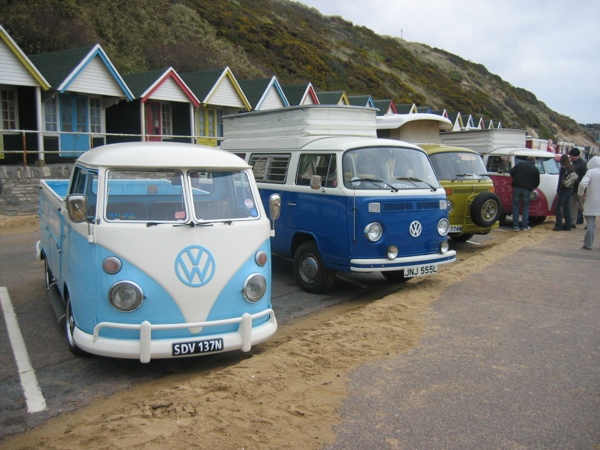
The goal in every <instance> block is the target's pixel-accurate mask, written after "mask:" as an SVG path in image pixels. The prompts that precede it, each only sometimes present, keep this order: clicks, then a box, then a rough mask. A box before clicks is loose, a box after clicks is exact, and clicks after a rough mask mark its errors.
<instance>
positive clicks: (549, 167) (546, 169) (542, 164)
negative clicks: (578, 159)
mask: <svg viewBox="0 0 600 450" xmlns="http://www.w3.org/2000/svg"><path fill="white" fill-rule="evenodd" d="M523 161H527V156H515V165H517V164H518V163H520V162H523ZM535 167H537V170H538V171H539V172H540V173H548V174H551V175H557V174H558V173H559V168H558V167H557V166H556V161H554V157H553V156H550V157H548V158H535Z"/></svg>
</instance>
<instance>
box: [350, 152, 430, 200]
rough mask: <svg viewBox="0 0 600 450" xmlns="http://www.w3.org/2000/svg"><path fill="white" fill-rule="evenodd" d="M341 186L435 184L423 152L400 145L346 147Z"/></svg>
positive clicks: (403, 186)
mask: <svg viewBox="0 0 600 450" xmlns="http://www.w3.org/2000/svg"><path fill="white" fill-rule="evenodd" d="M342 164H343V170H344V186H346V187H347V188H349V189H385V190H389V189H391V190H399V189H425V188H429V189H431V188H438V187H439V183H438V181H437V179H436V177H435V173H434V171H433V168H432V167H431V163H430V162H429V159H428V158H427V155H426V154H425V153H424V152H422V151H420V150H416V149H412V148H403V147H365V148H359V149H355V150H349V151H347V152H346V153H345V154H344V158H343V160H342Z"/></svg>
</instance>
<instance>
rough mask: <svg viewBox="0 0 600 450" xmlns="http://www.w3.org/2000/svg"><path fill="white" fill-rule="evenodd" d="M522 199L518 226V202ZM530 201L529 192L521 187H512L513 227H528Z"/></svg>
mask: <svg viewBox="0 0 600 450" xmlns="http://www.w3.org/2000/svg"><path fill="white" fill-rule="evenodd" d="M520 199H523V217H522V218H521V223H520V224H519V200H520ZM530 200H531V191H530V190H529V189H525V188H522V187H517V186H513V198H512V204H513V227H519V226H520V227H528V226H529V201H530Z"/></svg>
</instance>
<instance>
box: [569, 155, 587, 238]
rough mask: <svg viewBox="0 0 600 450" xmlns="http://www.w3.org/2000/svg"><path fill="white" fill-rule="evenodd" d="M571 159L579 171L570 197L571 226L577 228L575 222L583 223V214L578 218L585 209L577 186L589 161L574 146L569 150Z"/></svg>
mask: <svg viewBox="0 0 600 450" xmlns="http://www.w3.org/2000/svg"><path fill="white" fill-rule="evenodd" d="M569 159H570V160H571V164H572V165H573V168H574V169H575V172H576V173H577V181H576V182H575V184H574V185H573V193H572V194H571V197H570V198H569V209H570V210H571V222H572V223H571V228H575V224H576V223H579V224H582V223H583V215H581V220H578V217H579V216H580V214H581V213H582V211H583V202H582V201H581V199H580V198H579V195H577V188H578V187H579V182H580V181H581V179H582V178H583V176H584V175H585V173H586V172H587V163H586V162H585V159H583V158H582V157H581V152H580V151H579V149H578V148H577V147H573V148H572V149H571V150H569Z"/></svg>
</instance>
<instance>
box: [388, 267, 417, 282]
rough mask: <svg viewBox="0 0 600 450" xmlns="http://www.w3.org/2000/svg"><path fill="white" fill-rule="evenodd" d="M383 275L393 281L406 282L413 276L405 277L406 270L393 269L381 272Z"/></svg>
mask: <svg viewBox="0 0 600 450" xmlns="http://www.w3.org/2000/svg"><path fill="white" fill-rule="evenodd" d="M381 275H383V276H384V277H385V279H386V280H388V281H389V282H391V283H406V282H407V281H408V280H410V279H411V278H412V277H408V278H405V277H404V270H392V271H386V272H381Z"/></svg>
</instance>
